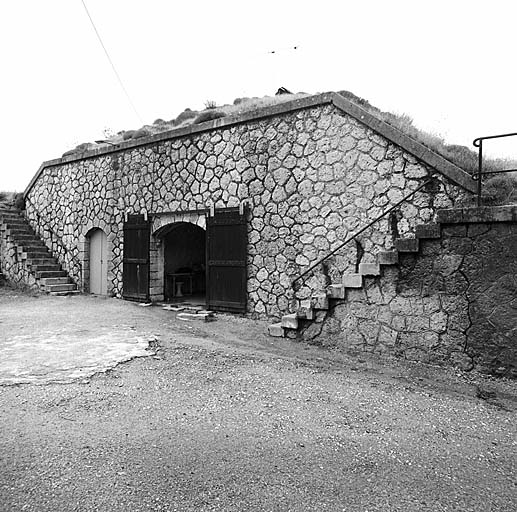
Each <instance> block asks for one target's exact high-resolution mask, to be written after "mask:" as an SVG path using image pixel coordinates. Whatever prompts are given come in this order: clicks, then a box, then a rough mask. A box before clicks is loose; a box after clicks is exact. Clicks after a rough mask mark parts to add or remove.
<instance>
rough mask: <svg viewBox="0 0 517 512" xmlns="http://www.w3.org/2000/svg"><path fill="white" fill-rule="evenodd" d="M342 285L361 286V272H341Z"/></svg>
mask: <svg viewBox="0 0 517 512" xmlns="http://www.w3.org/2000/svg"><path fill="white" fill-rule="evenodd" d="M343 286H344V287H345V288H362V287H363V276H362V275H361V274H343Z"/></svg>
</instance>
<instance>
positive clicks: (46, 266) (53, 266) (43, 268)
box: [31, 260, 66, 277]
mask: <svg viewBox="0 0 517 512" xmlns="http://www.w3.org/2000/svg"><path fill="white" fill-rule="evenodd" d="M51 261H52V263H39V264H37V263H36V264H33V265H31V270H32V271H33V272H34V273H35V274H38V273H39V272H65V271H64V270H61V265H59V264H58V263H56V262H55V261H53V260H51ZM65 275H66V272H65ZM36 277H38V276H37V275H36Z"/></svg>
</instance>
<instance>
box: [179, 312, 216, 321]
mask: <svg viewBox="0 0 517 512" xmlns="http://www.w3.org/2000/svg"><path fill="white" fill-rule="evenodd" d="M176 318H178V319H179V320H201V321H202V322H213V321H214V320H215V316H214V315H213V314H212V315H209V314H208V313H202V314H201V313H178V316H177V317H176Z"/></svg>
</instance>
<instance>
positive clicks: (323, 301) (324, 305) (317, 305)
mask: <svg viewBox="0 0 517 512" xmlns="http://www.w3.org/2000/svg"><path fill="white" fill-rule="evenodd" d="M311 308H312V309H324V310H325V309H328V308H329V299H328V297H327V294H323V293H317V294H315V295H313V296H312V297H311Z"/></svg>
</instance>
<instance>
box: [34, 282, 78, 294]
mask: <svg viewBox="0 0 517 512" xmlns="http://www.w3.org/2000/svg"><path fill="white" fill-rule="evenodd" d="M42 288H43V289H44V290H45V291H47V292H51V293H52V292H71V291H74V290H77V286H76V284H75V283H69V284H49V285H48V286H43V287H42Z"/></svg>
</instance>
